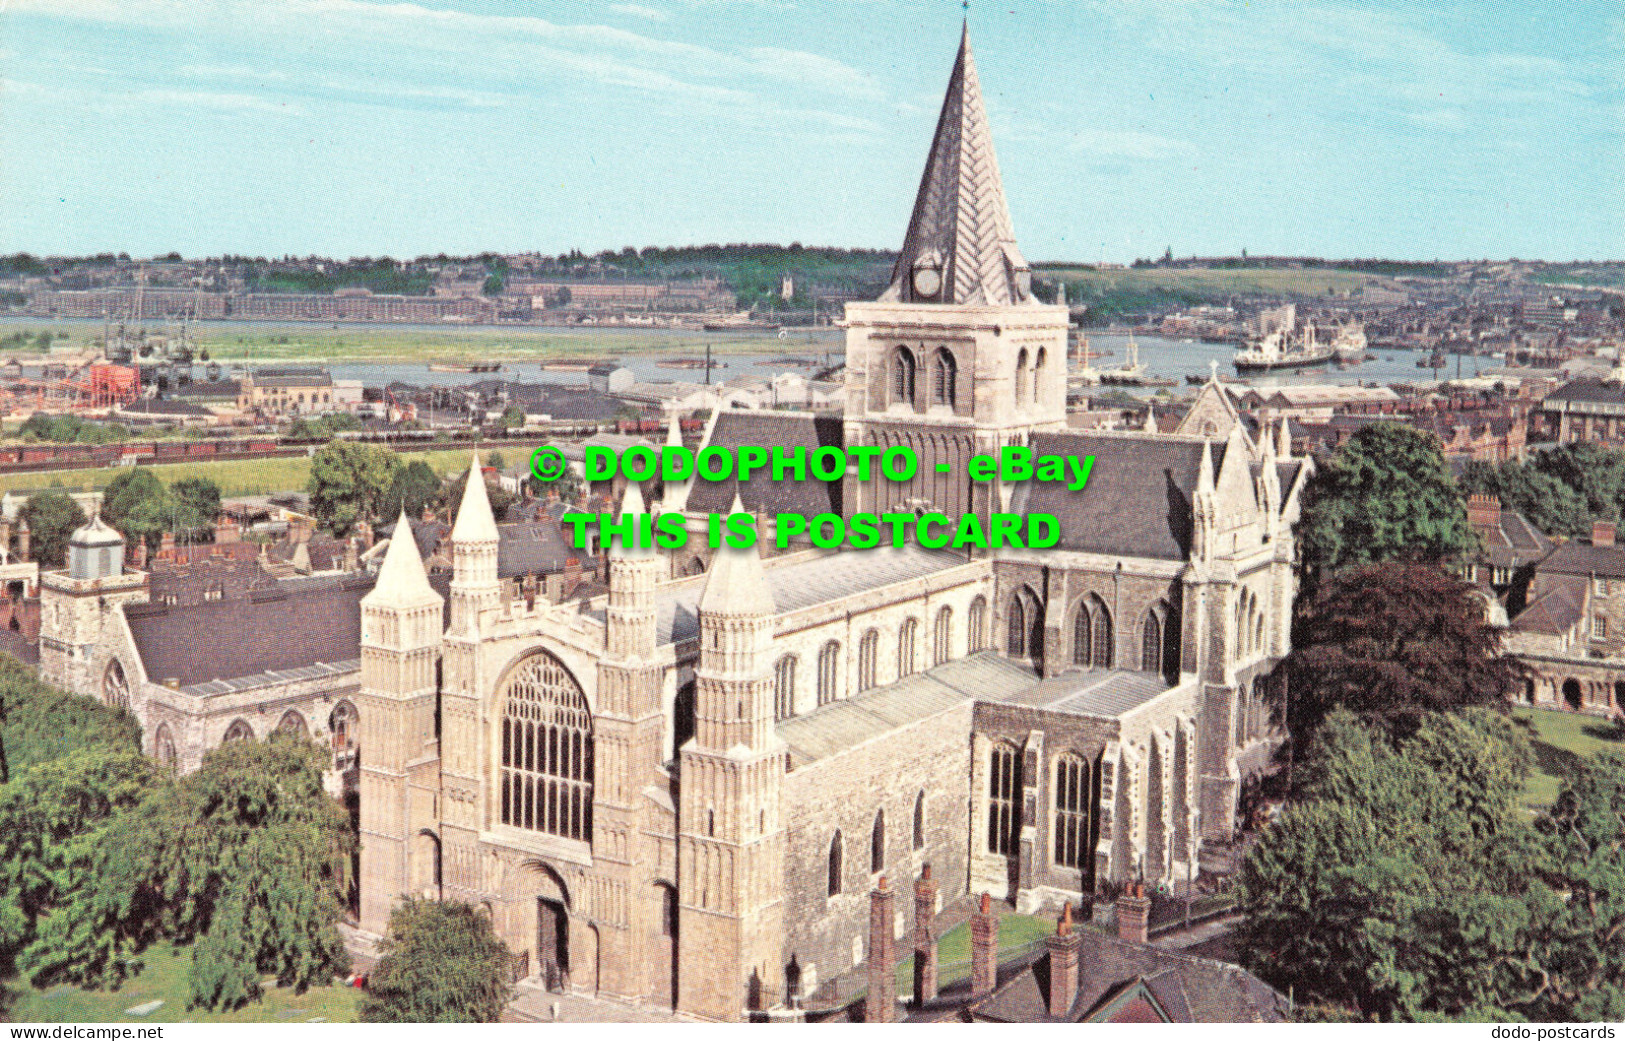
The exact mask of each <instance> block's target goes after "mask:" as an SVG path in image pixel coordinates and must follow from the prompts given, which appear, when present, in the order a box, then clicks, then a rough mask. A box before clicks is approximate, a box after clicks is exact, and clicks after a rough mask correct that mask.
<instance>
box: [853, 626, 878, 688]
mask: <svg viewBox="0 0 1625 1041" xmlns="http://www.w3.org/2000/svg"><path fill="white" fill-rule="evenodd" d="M879 656H880V634H879V633H878V632H876V631H875V630H873V629H870V630H869V631H868V632H866V633H864V634H863V639H862V641H860V642H859V643H858V689H859V690H868V689H870V688H871V687H873V686H874V685H875V659H876V658H878V657H879Z"/></svg>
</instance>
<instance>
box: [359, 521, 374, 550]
mask: <svg viewBox="0 0 1625 1041" xmlns="http://www.w3.org/2000/svg"><path fill="white" fill-rule="evenodd" d="M355 533H356V537H357V538H359V539H360V540H361V552H363V553H365V552H366V551H367V550H369V549H371V548H372V544H373V540H374V539H375V537H376V536H374V535H373V532H372V525H371V524H369V523H367V522H366V521H364V520H363V521H360V522H358V523H357V524H356V526H355Z"/></svg>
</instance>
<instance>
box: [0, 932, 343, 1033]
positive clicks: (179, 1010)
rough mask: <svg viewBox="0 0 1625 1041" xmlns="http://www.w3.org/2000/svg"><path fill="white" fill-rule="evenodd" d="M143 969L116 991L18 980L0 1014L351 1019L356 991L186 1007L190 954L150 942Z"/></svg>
mask: <svg viewBox="0 0 1625 1041" xmlns="http://www.w3.org/2000/svg"><path fill="white" fill-rule="evenodd" d="M145 959H146V968H145V969H143V970H142V972H141V974H140V975H138V976H137V977H136V978H135V979H133V980H130V981H129V982H128V983H126V984H124V986H123V987H121V988H119V989H118V990H81V989H79V988H78V987H73V986H57V987H50V988H47V989H45V990H36V989H34V988H33V987H29V986H27V985H25V984H22V983H20V982H19V981H16V980H12V981H9V982H8V983H7V984H6V986H7V988H8V989H9V990H10V991H11V992H12V995H13V996H14V997H15V998H16V1001H15V1003H14V1004H13V1005H12V1006H11V1008H10V1009H9V1010H8V1011H7V1012H6V1014H5V1015H4V1016H0V1018H9V1019H11V1020H12V1021H13V1022H17V1023H127V1024H130V1025H137V1024H141V1023H308V1022H310V1021H311V1020H313V1019H321V1020H326V1021H327V1022H329V1023H353V1022H355V1019H356V1010H357V1007H358V1006H359V1005H360V1002H361V991H359V990H356V989H355V988H354V987H346V986H343V985H342V983H341V984H340V985H337V986H332V987H313V988H311V989H310V990H307V991H306V992H305V993H303V994H295V993H294V992H293V991H292V990H291V989H290V990H284V989H282V988H280V987H267V988H266V989H265V993H264V997H263V998H261V999H260V1000H259V1001H258V1002H253V1003H251V1004H248V1005H246V1006H244V1007H243V1008H240V1009H237V1010H236V1011H235V1012H220V1013H216V1012H204V1011H202V1010H196V1011H191V1012H189V1011H187V1008H186V996H187V985H186V973H187V970H188V969H189V968H190V967H191V964H192V959H191V956H190V955H189V954H188V953H187V952H186V951H185V950H181V951H176V950H175V949H174V948H173V947H171V946H169V945H168V944H161V945H157V946H154V947H153V948H151V949H150V950H148V951H147V953H146V955H145ZM151 1001H162V1002H163V1004H162V1005H161V1006H159V1007H158V1008H157V1009H155V1010H154V1011H152V1012H149V1013H148V1014H147V1015H145V1016H132V1015H129V1014H127V1013H126V1012H125V1010H126V1009H130V1008H135V1007H137V1006H140V1005H144V1004H146V1003H148V1002H151Z"/></svg>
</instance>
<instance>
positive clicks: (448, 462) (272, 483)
mask: <svg viewBox="0 0 1625 1041" xmlns="http://www.w3.org/2000/svg"><path fill="white" fill-rule="evenodd" d="M502 451H503V454H504V456H509V455H514V456H516V455H517V453H516V451H515V450H514V449H512V448H508V449H503V450H502ZM468 453H469V450H468V449H467V448H455V449H449V450H437V451H428V452H414V453H404V452H403V453H402V455H407V454H410V456H411V458H413V459H422V460H424V461H425V462H427V463H428V464H429V465H430V466H431V467H433V468H434V470H435V472H436V473H438V474H441V475H445V474H449V473H455V472H457V471H459V470H463V469H466V468H467V467H468V458H469V455H468ZM127 469H128V467H123V466H109V467H104V468H102V469H100V470H48V471H43V472H33V473H13V474H4V475H0V492H4V491H11V490H12V489H20V490H38V489H42V488H62V489H65V490H67V491H88V490H91V489H95V488H105V487H107V485H108V482H110V481H112V479H113V478H114V477H116V476H118V475H119V474H121V473H123V472H125V471H126V470H127ZM149 469H151V470H152V472H153V473H154V474H156V475H157V477H158V479H159V480H161V481H163V482H164V483H165V484H174V483H175V482H176V481H181V480H185V479H186V478H188V477H207V478H209V479H210V480H212V481H214V482H215V483H216V484H218V485H219V486H220V494H222V495H225V496H228V497H230V496H233V495H269V494H272V493H273V492H286V491H304V489H305V482H306V480H307V479H309V477H310V458H309V457H308V456H283V457H278V458H272V459H232V460H225V461H222V462H190V463H162V464H158V465H154V466H151V467H149Z"/></svg>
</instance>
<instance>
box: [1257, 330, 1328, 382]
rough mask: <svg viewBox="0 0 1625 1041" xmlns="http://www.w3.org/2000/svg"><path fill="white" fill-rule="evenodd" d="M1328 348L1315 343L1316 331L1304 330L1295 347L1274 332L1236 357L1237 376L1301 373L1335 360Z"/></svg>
mask: <svg viewBox="0 0 1625 1041" xmlns="http://www.w3.org/2000/svg"><path fill="white" fill-rule="evenodd" d="M1336 355H1337V352H1336V351H1335V350H1333V349H1332V348H1331V347H1329V346H1322V345H1321V344H1318V343H1316V342H1315V327H1314V326H1313V325H1306V326H1304V329H1303V333H1302V335H1301V336H1299V337H1298V340H1297V342H1296V343H1294V342H1293V341H1292V340H1291V339H1289V338H1288V336H1287V331H1286V330H1285V329H1277V330H1275V331H1274V332H1272V333H1270V334H1269V335H1268V336H1265V337H1264V338H1262V339H1260V340H1258V341H1257V342H1255V343H1254V344H1253V345H1252V346H1251V347H1249V348H1247V349H1246V350H1244V351H1242V352H1241V353H1239V354H1237V355H1236V357H1235V366H1236V369H1237V371H1239V372H1269V371H1270V370H1272V369H1303V368H1308V367H1309V366H1311V365H1324V364H1326V363H1327V362H1329V361H1331V360H1332V359H1333V358H1334V357H1336Z"/></svg>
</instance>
